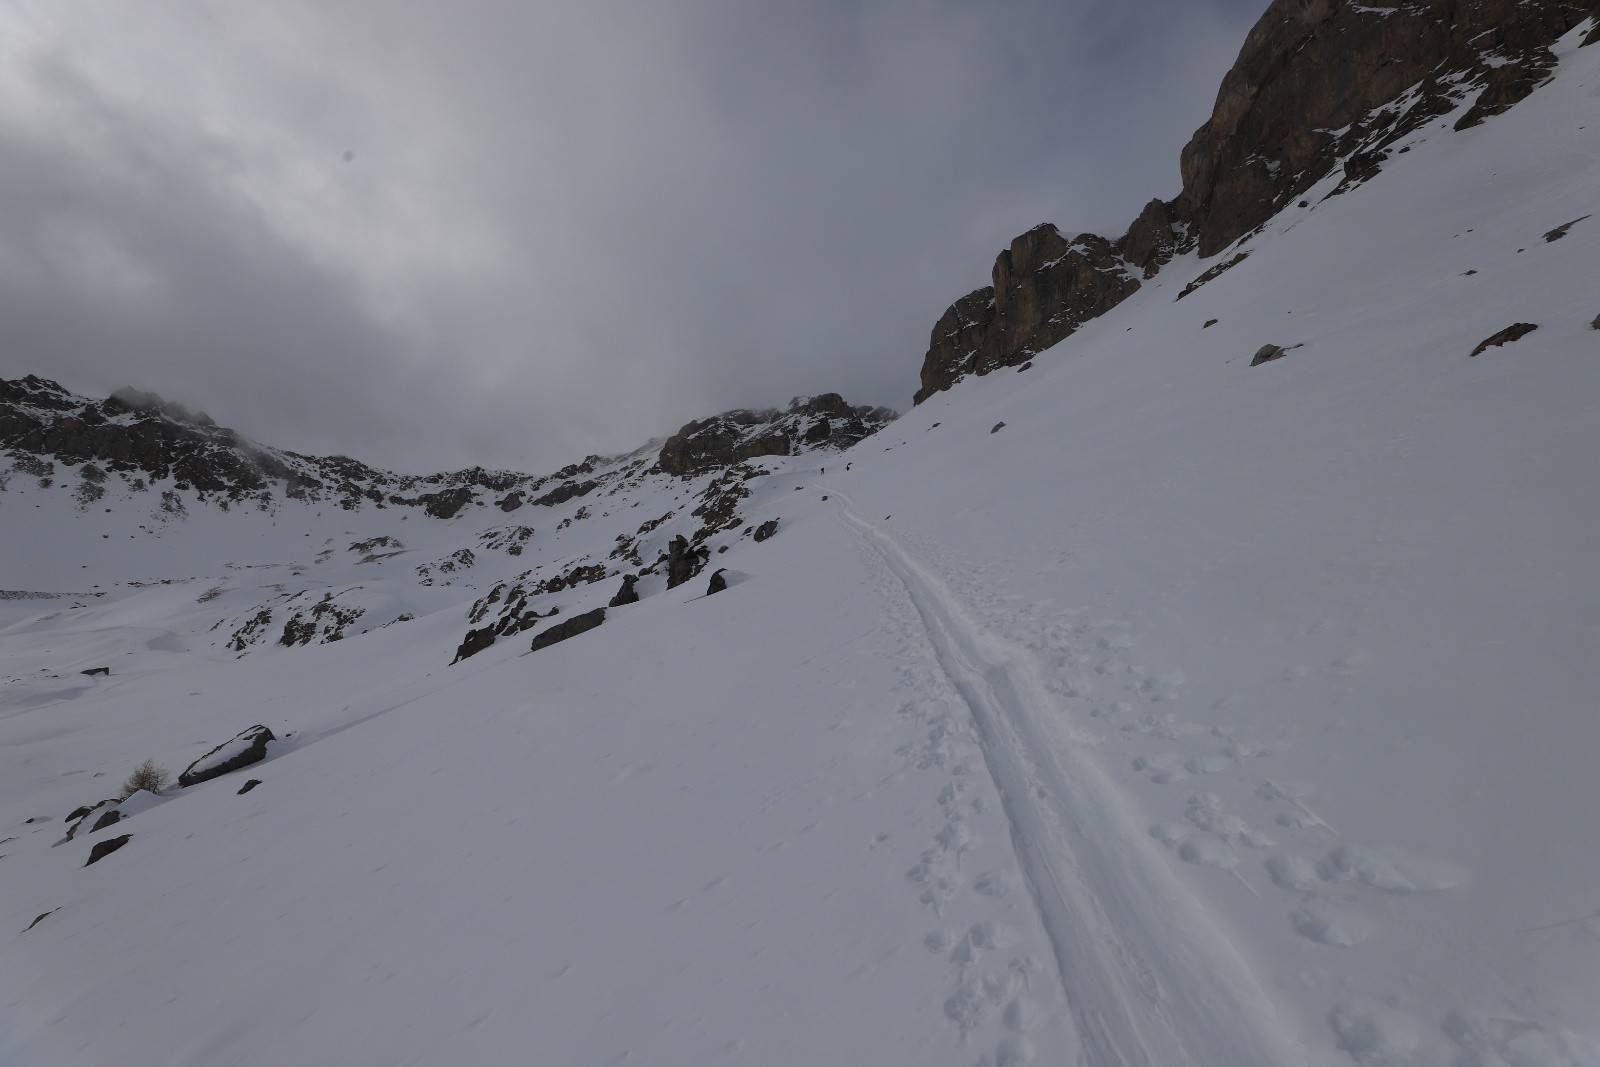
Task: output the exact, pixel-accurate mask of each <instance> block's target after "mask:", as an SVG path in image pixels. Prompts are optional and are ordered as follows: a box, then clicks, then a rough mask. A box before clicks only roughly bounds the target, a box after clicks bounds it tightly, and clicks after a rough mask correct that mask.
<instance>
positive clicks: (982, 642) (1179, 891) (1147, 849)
mask: <svg viewBox="0 0 1600 1067" xmlns="http://www.w3.org/2000/svg"><path fill="white" fill-rule="evenodd" d="M840 517H841V518H842V519H843V520H844V522H845V523H846V524H848V525H849V526H850V527H852V528H853V529H855V530H856V531H857V532H858V533H859V534H860V535H861V536H862V537H863V539H864V540H865V541H866V542H867V544H869V545H870V546H871V547H872V549H873V550H874V551H875V552H876V553H877V555H878V556H880V557H881V558H882V559H883V561H884V563H885V564H886V565H887V566H888V568H889V570H890V571H891V572H892V573H893V574H894V575H895V577H896V578H897V579H898V580H899V581H900V582H901V584H902V585H904V586H905V589H906V592H907V594H908V595H909V596H910V598H911V602H912V604H913V605H914V606H915V607H916V610H917V614H918V615H919V616H921V619H922V622H923V625H924V626H925V628H926V629H927V633H928V639H929V642H930V643H931V644H932V646H933V651H934V654H935V656H936V657H937V659H938V663H939V666H940V668H941V669H942V670H943V672H944V673H945V675H946V676H947V677H948V678H949V680H950V682H951V684H952V685H954V687H955V688H956V690H957V691H958V692H959V693H960V695H961V698H962V699H963V700H964V701H965V702H966V704H967V705H968V707H969V708H970V709H971V711H972V717H973V721H974V722H975V723H976V725H977V729H978V734H979V737H980V740H981V743H982V748H983V754H984V762H985V764H986V765H987V767H988V770H989V774H990V776H991V777H992V778H993V779H994V782H995V785H996V787H997V788H998V790H999V792H1000V796H1001V799H1002V804H1003V807H1004V810H1005V815H1006V819H1007V821H1008V822H1009V824H1010V828H1011V838H1012V842H1013V845H1014V847H1015V849H1016V854H1017V860H1018V863H1019V865H1020V867H1021V870H1022V876H1023V878H1024V879H1025V880H1026V882H1027V885H1028V891H1029V894H1030V895H1031V896H1032V898H1033V901H1034V905H1035V907H1036V908H1037V909H1038V912H1039V918H1040V920H1041V921H1042V923H1043V925H1044V928H1045V931H1046V933H1047V935H1048V936H1049V938H1050V943H1051V947H1052V949H1053V951H1054V954H1055V958H1056V964H1057V966H1058V967H1059V968H1060V973H1061V981H1062V985H1063V987H1064V989H1065V992H1066V996H1067V1001H1068V1004H1069V1005H1070V1006H1071V1012H1072V1017H1073V1021H1074V1024H1075V1026H1076V1029H1077V1037H1078V1050H1077V1053H1076V1061H1077V1063H1078V1064H1080V1065H1082V1067H1128V1065H1138V1067H1179V1065H1183V1064H1196V1065H1199V1064H1205V1065H1217V1067H1221V1065H1224V1064H1227V1065H1230V1067H1253V1065H1260V1067H1269V1065H1270V1067H1283V1065H1285V1064H1304V1063H1310V1062H1313V1060H1312V1057H1311V1055H1310V1054H1309V1053H1308V1052H1307V1050H1306V1049H1304V1048H1303V1047H1301V1046H1300V1045H1299V1043H1298V1042H1297V1041H1296V1040H1295V1039H1294V1037H1293V1036H1292V1035H1293V1029H1292V1027H1291V1026H1290V1025H1289V1024H1288V1022H1287V1020H1280V1019H1279V1018H1278V1017H1277V1012H1276V1011H1275V1010H1274V1007H1273V1004H1272V1002H1271V1000H1270V998H1269V997H1268V996H1267V994H1266V992H1265V991H1264V990H1263V989H1262V988H1261V986H1260V984H1259V983H1258V982H1257V981H1256V980H1255V977H1254V976H1253V975H1252V974H1251V972H1250V969H1249V967H1248V965H1247V964H1246V963H1245V961H1244V960H1243V959H1242V958H1241V957H1240V956H1239V954H1238V953H1237V952H1236V951H1235V950H1234V948H1233V946H1232V944H1230V942H1229V940H1228V938H1227V936H1226V935H1225V934H1223V933H1222V931H1220V930H1218V929H1217V927H1216V926H1215V924H1214V923H1213V921H1212V920H1211V918H1210V917H1209V916H1208V915H1207V914H1206V913H1205V911H1204V910H1203V909H1202V908H1201V906H1200V905H1199V903H1198V902H1197V901H1196V900H1195V899H1194V897H1193V896H1192V895H1190V894H1189V893H1188V892H1187V891H1186V890H1185V888H1184V887H1183V886H1182V885H1181V883H1180V882H1179V880H1178V879H1177V878H1176V877H1174V875H1173V874H1172V872H1171V871H1170V870H1168V869H1167V867H1166V860H1165V858H1164V857H1163V856H1161V855H1160V854H1159V853H1158V852H1156V851H1155V850H1154V848H1153V847H1152V846H1151V844H1150V842H1149V840H1148V839H1147V838H1146V836H1145V835H1144V834H1142V833H1141V832H1140V830H1139V828H1138V826H1137V825H1136V824H1135V822H1134V820H1133V818H1132V817H1131V814H1130V813H1129V812H1128V811H1127V810H1126V809H1124V808H1123V807H1121V806H1120V805H1119V803H1118V799H1117V794H1116V792H1115V787H1114V786H1113V785H1112V783H1111V782H1109V781H1108V780H1107V779H1106V778H1105V777H1104V775H1103V774H1102V773H1101V772H1100V770H1099V768H1098V767H1096V766H1095V765H1094V764H1093V763H1092V762H1091V761H1090V760H1088V759H1080V758H1075V756H1074V754H1073V753H1072V752H1071V751H1067V750H1062V749H1060V748H1058V747H1057V746H1054V745H1051V744H1050V743H1048V742H1047V741H1046V740H1045V739H1044V737H1043V735H1042V733H1041V731H1040V728H1039V723H1038V722H1037V721H1036V719H1035V717H1034V716H1035V715H1036V714H1037V712H1038V709H1042V708H1045V707H1048V706H1049V697H1048V696H1047V695H1046V693H1045V691H1044V689H1043V686H1042V685H1041V683H1040V681H1039V679H1038V677H1037V675H1036V673H1035V671H1034V670H1033V669H1032V668H1031V666H1030V665H1029V664H1028V662H1027V661H1026V658H1025V656H1024V655H1023V654H1022V653H1021V652H1020V651H1018V650H1015V649H1012V648H1009V647H1008V646H1006V645H1005V644H1004V643H1003V642H1000V641H998V640H997V639H995V638H994V637H992V636H991V635H989V634H988V633H986V632H985V631H984V630H982V629H981V628H980V627H978V626H977V625H975V624H974V623H972V622H971V621H970V620H969V619H968V618H967V616H966V613H965V612H964V611H963V609H962V608H961V606H960V604H959V603H958V601H957V600H956V599H955V597H954V596H953V595H952V594H951V593H950V591H949V589H948V588H947V587H946V586H945V584H944V583H943V582H942V581H940V579H939V578H938V577H937V576H936V575H934V574H933V573H932V572H931V571H929V570H928V569H927V568H926V567H924V566H923V565H922V564H921V563H919V562H918V561H917V560H915V559H914V558H913V557H912V556H911V555H910V554H909V553H907V552H906V551H905V549H903V548H902V547H901V546H900V545H899V544H898V543H897V542H896V541H895V540H894V539H893V538H891V537H889V536H888V535H887V534H885V533H883V532H882V531H881V530H879V529H878V528H877V527H876V526H874V525H872V524H871V523H869V522H866V521H864V520H863V519H861V518H859V517H858V516H856V515H855V514H853V513H852V512H851V511H850V510H849V509H848V507H846V506H841V508H840Z"/></svg>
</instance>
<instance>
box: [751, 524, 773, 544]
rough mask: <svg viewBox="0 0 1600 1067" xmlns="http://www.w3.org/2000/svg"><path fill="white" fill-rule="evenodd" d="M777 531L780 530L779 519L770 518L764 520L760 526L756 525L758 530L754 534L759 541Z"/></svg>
mask: <svg viewBox="0 0 1600 1067" xmlns="http://www.w3.org/2000/svg"><path fill="white" fill-rule="evenodd" d="M777 532H778V520H777V519H768V520H767V521H766V522H764V523H762V524H761V525H760V526H757V527H756V532H755V534H754V537H755V540H756V541H758V542H760V541H765V540H766V539H767V538H769V537H771V536H772V535H773V534H775V533H777Z"/></svg>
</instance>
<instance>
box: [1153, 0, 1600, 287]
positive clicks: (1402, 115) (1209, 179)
mask: <svg viewBox="0 0 1600 1067" xmlns="http://www.w3.org/2000/svg"><path fill="white" fill-rule="evenodd" d="M1594 14H1595V10H1594V5H1593V4H1592V3H1582V2H1573V0H1538V2H1535V3H1528V2H1526V0H1404V2H1402V0H1372V2H1368V3H1361V4H1356V3H1351V2H1349V0H1274V3H1273V4H1272V6H1271V7H1269V8H1268V9H1267V11H1266V13H1265V14H1264V15H1262V16H1261V19H1260V20H1259V21H1258V22H1257V23H1256V25H1255V27H1254V28H1253V29H1252V30H1251V31H1250V34H1249V36H1248V37H1247V38H1246V39H1245V43H1244V47H1243V49H1241V50H1240V52H1239V58H1238V60H1237V61H1236V62H1235V63H1234V65H1233V68H1232V69H1231V70H1229V71H1228V73H1227V75H1226V76H1225V77H1224V78H1223V80H1222V87H1221V89H1220V90H1219V92H1218V93H1217V102H1216V106H1215V108H1214V109H1213V110H1212V113H1211V118H1210V119H1209V120H1208V121H1207V122H1206V124H1205V125H1204V126H1202V127H1200V129H1199V130H1197V131H1196V132H1195V135H1194V137H1193V138H1192V139H1191V140H1190V141H1189V143H1188V145H1187V146H1186V147H1185V148H1184V150H1183V154H1182V157H1181V171H1182V174H1183V192H1182V194H1181V195H1180V196H1179V203H1180V205H1181V208H1180V210H1181V211H1182V212H1183V214H1184V215H1185V216H1186V217H1188V218H1190V219H1192V220H1193V223H1194V228H1195V233H1196V236H1197V238H1198V244H1199V251H1200V254H1201V255H1202V256H1210V255H1214V254H1216V253H1217V252H1220V251H1221V250H1222V249H1224V248H1226V247H1227V246H1228V245H1230V244H1232V243H1233V242H1234V241H1235V240H1237V239H1238V238H1240V237H1242V236H1244V235H1245V234H1247V233H1249V232H1250V231H1251V230H1253V229H1255V228H1256V227H1257V226H1260V225H1261V224H1262V223H1264V222H1266V221H1267V220H1268V219H1270V218H1271V217H1272V216H1273V215H1275V214H1277V213H1278V211H1280V210H1281V209H1282V208H1284V207H1285V206H1287V205H1288V204H1289V203H1290V202H1291V201H1292V200H1293V199H1294V198H1295V197H1297V196H1300V195H1301V194H1302V193H1304V192H1305V191H1306V190H1307V189H1309V188H1310V187H1311V186H1312V185H1314V184H1315V183H1316V182H1318V181H1320V180H1321V179H1322V178H1323V177H1324V176H1326V175H1327V174H1328V173H1329V172H1330V171H1332V169H1333V168H1334V167H1335V166H1336V165H1338V164H1339V163H1340V162H1341V161H1342V160H1345V159H1350V158H1352V157H1356V156H1358V155H1360V154H1361V153H1364V152H1366V153H1370V152H1375V151H1381V150H1382V149H1384V148H1385V147H1386V146H1387V145H1388V144H1389V143H1391V142H1393V141H1394V140H1396V139H1397V138H1399V137H1401V136H1403V135H1404V134H1406V133H1409V132H1411V131H1412V130H1415V129H1417V128H1418V127H1419V126H1421V125H1422V124H1423V123H1425V122H1427V121H1429V120H1430V119H1433V118H1437V117H1438V116H1440V115H1442V114H1445V113H1446V112H1448V111H1450V110H1452V109H1454V108H1455V107H1456V106H1457V105H1458V104H1459V103H1460V102H1461V101H1462V100H1464V99H1466V98H1467V96H1468V95H1470V94H1471V93H1473V92H1477V94H1478V95H1477V101H1476V103H1474V105H1473V106H1472V108H1471V109H1470V110H1469V111H1468V112H1467V113H1466V114H1465V115H1464V116H1463V117H1462V118H1461V120H1460V121H1459V122H1458V123H1457V129H1465V128H1467V127H1469V126H1473V125H1476V124H1477V123H1479V122H1481V121H1483V119H1484V118H1486V117H1488V116H1490V115H1494V114H1498V113H1499V112H1501V111H1504V110H1506V109H1507V108H1509V107H1511V106H1512V105H1513V104H1515V103H1517V102H1518V101H1520V100H1521V99H1522V98H1523V97H1525V96H1527V95H1528V94H1529V93H1531V92H1532V91H1533V90H1534V89H1535V88H1537V87H1538V86H1539V85H1540V84H1542V83H1543V82H1544V81H1545V79H1546V78H1548V76H1549V73H1550V71H1551V69H1552V68H1553V67H1554V65H1555V57H1554V56H1553V55H1552V54H1551V52H1550V47H1549V46H1550V45H1551V44H1552V43H1553V42H1554V41H1555V40H1556V39H1557V38H1558V37H1560V36H1561V35H1562V34H1564V33H1566V32H1567V31H1569V30H1571V29H1572V28H1573V27H1575V26H1577V25H1578V24H1579V23H1580V22H1582V21H1583V20H1584V19H1585V18H1588V17H1590V16H1592V15H1594Z"/></svg>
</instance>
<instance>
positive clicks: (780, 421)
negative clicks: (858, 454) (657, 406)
mask: <svg viewBox="0 0 1600 1067" xmlns="http://www.w3.org/2000/svg"><path fill="white" fill-rule="evenodd" d="M894 417H895V413H894V412H893V411H890V410H889V409H888V408H875V407H871V406H861V407H852V406H851V405H850V404H848V403H846V402H845V399H844V397H842V396H840V395H839V394H838V393H822V394H820V395H818V396H812V397H796V398H795V399H794V400H792V401H790V402H789V406H788V407H787V408H785V409H784V410H782V411H779V410H777V409H776V408H771V409H768V410H766V411H748V410H743V409H739V410H735V411H724V412H723V413H722V414H720V415H713V416H712V417H711V418H709V419H698V420H696V421H694V422H691V423H687V424H685V425H684V426H683V427H682V428H680V429H679V430H678V432H677V433H675V434H673V435H672V436H671V437H669V438H667V440H666V442H665V443H664V444H663V445H662V446H661V452H660V454H659V455H658V456H657V458H656V463H657V465H658V466H660V468H661V469H662V470H664V471H666V472H667V473H668V474H673V475H677V476H678V477H680V478H690V477H693V476H694V475H696V474H701V473H704V472H705V471H709V470H714V469H716V468H719V467H732V466H735V465H736V464H740V463H744V462H746V461H747V460H752V459H757V458H759V457H761V456H789V455H794V454H795V453H796V452H804V451H809V450H811V449H815V448H831V449H844V448H849V447H850V446H851V445H853V444H855V443H856V442H857V441H860V440H861V439H863V438H865V437H867V436H869V435H871V434H873V433H876V432H877V431H878V430H880V429H882V428H883V427H884V426H885V425H887V424H888V423H889V422H890V421H892V420H893V419H894Z"/></svg>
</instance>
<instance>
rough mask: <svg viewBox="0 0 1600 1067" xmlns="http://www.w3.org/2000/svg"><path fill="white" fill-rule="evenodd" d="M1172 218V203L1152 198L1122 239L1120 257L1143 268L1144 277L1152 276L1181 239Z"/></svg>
mask: <svg viewBox="0 0 1600 1067" xmlns="http://www.w3.org/2000/svg"><path fill="white" fill-rule="evenodd" d="M1174 221H1175V220H1174V218H1173V208H1172V207H1170V206H1169V205H1167V204H1165V203H1163V202H1161V201H1160V200H1152V201H1150V202H1149V203H1148V204H1146V205H1145V206H1144V210H1143V211H1141V212H1139V217H1138V218H1136V219H1134V220H1133V225H1132V226H1130V227H1128V233H1127V235H1126V236H1125V237H1123V239H1122V255H1123V258H1124V259H1126V260H1127V261H1128V262H1129V263H1132V264H1133V265H1134V266H1135V267H1138V268H1139V269H1140V270H1142V271H1144V276H1145V277H1146V278H1151V277H1154V276H1155V273H1156V272H1157V271H1158V270H1160V269H1161V265H1162V264H1164V263H1165V262H1167V260H1169V259H1171V258H1172V256H1173V254H1174V253H1175V252H1177V250H1178V248H1179V247H1180V245H1181V244H1182V243H1183V242H1182V239H1181V238H1180V237H1179V236H1178V233H1177V231H1176V230H1174V229H1173V228H1172V224H1173V222H1174Z"/></svg>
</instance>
